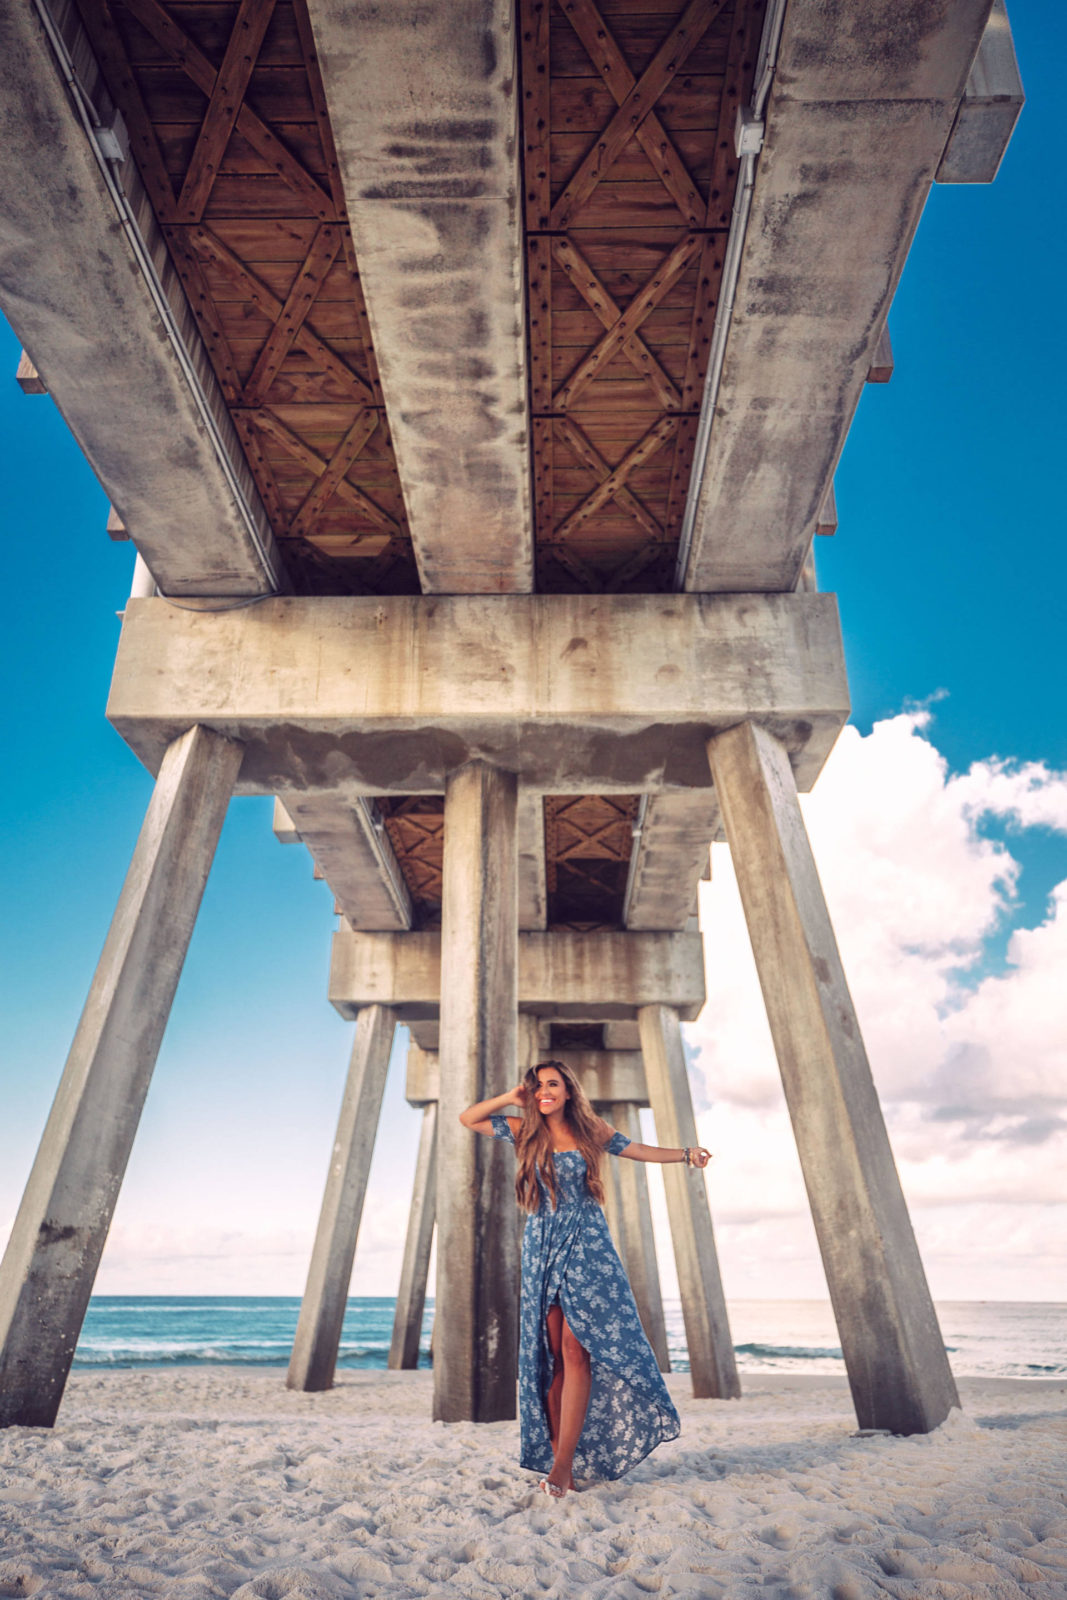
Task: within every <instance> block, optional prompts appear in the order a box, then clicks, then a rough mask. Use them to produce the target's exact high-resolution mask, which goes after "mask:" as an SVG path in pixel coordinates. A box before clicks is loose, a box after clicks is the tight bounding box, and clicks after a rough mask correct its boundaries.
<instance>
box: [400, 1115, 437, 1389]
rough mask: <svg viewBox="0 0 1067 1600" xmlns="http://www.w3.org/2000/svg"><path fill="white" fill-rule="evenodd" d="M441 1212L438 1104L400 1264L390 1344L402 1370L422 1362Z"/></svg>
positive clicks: (426, 1123) (429, 1121) (427, 1122)
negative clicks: (428, 1283)
mask: <svg viewBox="0 0 1067 1600" xmlns="http://www.w3.org/2000/svg"><path fill="white" fill-rule="evenodd" d="M436 1216H437V1105H436V1103H435V1102H433V1101H431V1102H430V1103H429V1104H428V1105H425V1106H424V1107H423V1111H422V1129H421V1132H420V1134H419V1153H418V1157H417V1159H416V1162H415V1183H414V1186H413V1188H412V1193H411V1213H410V1215H409V1217H408V1231H407V1237H406V1238H405V1240H404V1260H403V1264H402V1265H401V1268H400V1287H399V1289H398V1290H397V1296H396V1313H395V1316H394V1318H393V1338H392V1343H391V1344H390V1346H389V1367H390V1370H391V1371H400V1370H402V1369H405V1368H409V1367H417V1366H418V1364H419V1335H420V1333H421V1332H422V1316H423V1312H424V1310H425V1309H426V1279H427V1276H428V1274H429V1268H430V1249H431V1247H432V1245H433V1229H434V1222H435V1220H436Z"/></svg>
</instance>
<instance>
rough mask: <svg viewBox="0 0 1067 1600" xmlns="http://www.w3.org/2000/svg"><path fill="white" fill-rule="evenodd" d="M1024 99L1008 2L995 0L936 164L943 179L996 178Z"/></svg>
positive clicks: (987, 180)
mask: <svg viewBox="0 0 1067 1600" xmlns="http://www.w3.org/2000/svg"><path fill="white" fill-rule="evenodd" d="M1025 99H1026V96H1025V95H1024V94H1023V85H1022V79H1021V78H1020V76H1019V64H1018V62H1017V61H1016V59H1015V45H1014V43H1013V42H1012V37H1011V23H1010V22H1009V21H1008V11H1007V7H1006V6H1005V4H1004V0H993V9H992V11H991V12H990V13H989V21H988V22H987V23H986V25H985V32H984V33H983V34H982V42H981V44H980V45H979V47H978V54H977V55H976V56H975V58H974V66H973V67H972V68H971V72H970V76H969V77H968V79H967V87H966V89H965V90H964V91H963V99H962V101H961V102H960V109H959V111H958V112H957V114H956V120H955V122H954V123H953V124H952V132H951V133H950V134H949V137H948V143H947V144H946V146H945V153H944V155H943V156H942V157H941V165H940V166H939V167H938V169H937V181H938V183H992V182H993V179H994V178H995V177H996V175H997V168H998V167H999V166H1000V163H1001V161H1002V160H1003V159H1004V152H1005V151H1006V150H1007V148H1008V145H1009V143H1010V141H1011V136H1012V134H1013V132H1014V131H1015V124H1016V122H1018V120H1019V112H1020V111H1021V110H1022V108H1023V104H1024V102H1025Z"/></svg>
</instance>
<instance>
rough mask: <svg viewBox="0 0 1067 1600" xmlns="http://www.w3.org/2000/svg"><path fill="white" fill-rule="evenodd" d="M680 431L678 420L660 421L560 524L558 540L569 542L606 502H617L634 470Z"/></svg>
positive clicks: (662, 419) (666, 418)
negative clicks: (570, 537)
mask: <svg viewBox="0 0 1067 1600" xmlns="http://www.w3.org/2000/svg"><path fill="white" fill-rule="evenodd" d="M677 427H678V419H677V417H661V418H660V420H659V421H658V422H657V423H656V424H655V426H654V427H652V428H650V429H649V431H648V432H647V433H646V434H645V436H644V438H643V439H641V440H639V441H638V443H637V444H636V445H634V448H633V449H632V450H631V451H630V452H629V453H628V454H627V455H625V456H624V457H623V459H622V460H621V461H620V462H619V464H618V466H617V467H615V468H614V469H613V471H612V472H611V473H610V474H609V476H608V477H606V478H605V479H604V480H603V481H602V482H601V483H599V484H597V486H596V488H595V489H594V490H593V491H592V493H591V494H589V495H587V496H586V498H585V500H584V501H583V502H582V504H581V505H580V506H579V507H578V508H577V510H576V511H572V512H571V514H570V516H569V517H567V518H566V519H565V520H564V521H563V522H561V523H560V525H559V527H558V528H557V529H556V537H557V539H566V538H567V537H568V535H569V534H570V533H571V532H572V531H573V530H575V529H577V528H580V527H581V526H582V524H583V523H584V522H586V521H587V520H588V518H589V517H591V516H592V515H593V513H594V512H595V511H598V510H599V509H600V507H601V506H602V505H603V504H604V503H605V501H607V500H614V499H615V498H616V496H617V494H618V491H619V490H620V489H621V488H622V487H624V485H625V483H626V480H627V478H628V477H629V476H630V473H631V472H632V471H633V470H634V468H635V467H637V466H640V465H641V464H642V463H643V462H645V461H647V460H648V459H649V457H650V456H652V455H654V454H655V453H656V451H657V450H659V449H661V448H662V447H663V445H665V444H666V442H667V440H668V439H671V438H673V437H674V434H675V432H676V430H677Z"/></svg>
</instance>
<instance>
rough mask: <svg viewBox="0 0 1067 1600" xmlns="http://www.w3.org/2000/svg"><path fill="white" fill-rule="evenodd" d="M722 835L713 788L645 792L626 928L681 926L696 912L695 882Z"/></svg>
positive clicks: (698, 879)
mask: <svg viewBox="0 0 1067 1600" xmlns="http://www.w3.org/2000/svg"><path fill="white" fill-rule="evenodd" d="M722 837H723V832H722V818H721V816H720V815H719V802H718V801H717V800H716V798H715V792H714V790H711V789H692V790H680V791H679V790H675V791H673V792H665V793H661V794H651V795H649V796H648V799H647V804H646V807H645V813H644V818H643V820H642V824H641V833H640V837H639V838H638V839H637V840H636V841H635V856H634V862H633V867H632V881H631V888H630V899H629V903H628V906H627V912H626V926H627V927H628V928H634V929H637V928H684V927H685V925H686V923H687V922H688V921H689V918H690V917H691V916H695V915H696V909H697V885H698V883H699V882H700V880H701V878H702V877H705V876H706V875H707V873H708V871H709V859H710V858H709V855H708V851H709V850H710V848H711V845H712V843H713V841H714V840H716V839H721V838H722Z"/></svg>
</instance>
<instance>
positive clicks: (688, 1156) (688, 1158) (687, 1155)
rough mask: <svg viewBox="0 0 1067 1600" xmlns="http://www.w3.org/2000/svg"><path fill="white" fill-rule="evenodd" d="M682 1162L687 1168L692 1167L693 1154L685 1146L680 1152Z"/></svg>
mask: <svg viewBox="0 0 1067 1600" xmlns="http://www.w3.org/2000/svg"><path fill="white" fill-rule="evenodd" d="M682 1160H683V1161H684V1162H685V1164H686V1166H687V1167H691V1166H692V1165H693V1152H692V1150H691V1149H690V1147H689V1145H686V1147H685V1149H684V1150H683V1151H682Z"/></svg>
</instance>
